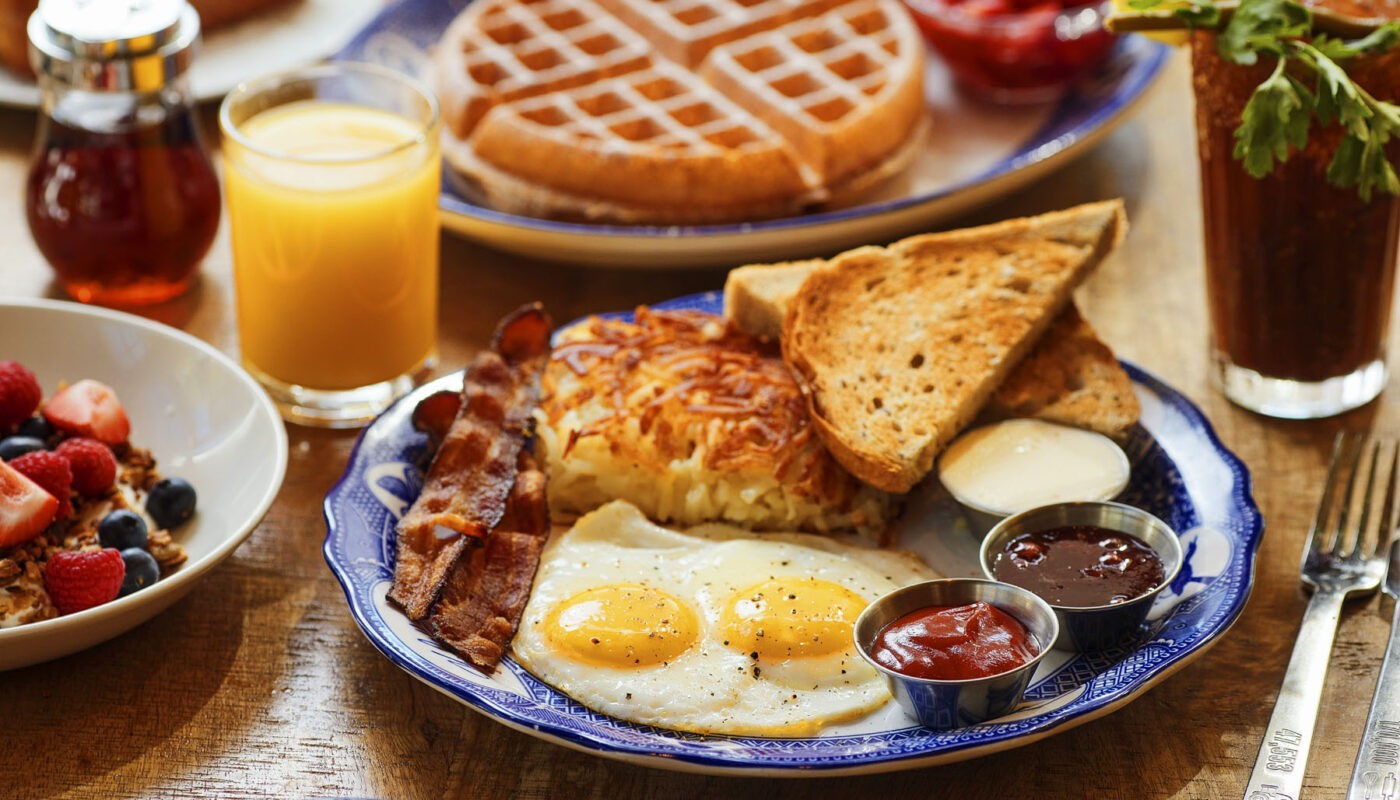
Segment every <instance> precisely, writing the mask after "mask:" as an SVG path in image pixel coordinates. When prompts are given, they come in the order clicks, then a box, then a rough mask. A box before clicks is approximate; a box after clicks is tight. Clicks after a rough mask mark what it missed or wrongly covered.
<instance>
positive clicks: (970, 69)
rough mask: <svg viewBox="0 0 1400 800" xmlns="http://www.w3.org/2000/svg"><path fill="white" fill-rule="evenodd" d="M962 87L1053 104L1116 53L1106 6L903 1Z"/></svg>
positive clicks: (1063, 1) (1010, 0)
mask: <svg viewBox="0 0 1400 800" xmlns="http://www.w3.org/2000/svg"><path fill="white" fill-rule="evenodd" d="M904 2H905V5H907V6H908V7H909V10H910V11H911V12H912V13H913V15H914V21H915V22H916V23H918V25H919V28H920V29H921V30H922V31H923V34H924V38H925V39H927V40H928V42H929V44H931V45H932V46H933V48H934V50H936V51H937V52H938V54H939V55H940V56H942V58H943V60H944V62H945V63H947V65H948V69H949V70H950V71H951V72H952V73H953V77H954V78H955V79H957V81H958V83H960V84H961V85H962V86H963V88H964V89H967V90H970V91H971V92H972V93H973V94H974V95H975V96H979V97H986V98H988V99H991V100H994V101H997V102H1003V103H1036V102H1045V101H1049V100H1053V99H1055V98H1056V97H1058V96H1059V95H1061V94H1062V93H1063V92H1064V91H1065V89H1066V88H1067V87H1068V86H1069V85H1070V84H1071V83H1073V82H1074V81H1075V80H1077V79H1079V78H1081V77H1083V76H1084V75H1086V74H1087V73H1089V72H1090V71H1091V70H1092V69H1093V68H1094V67H1095V66H1097V65H1098V64H1099V63H1100V62H1101V61H1103V60H1104V58H1105V57H1106V56H1107V55H1108V52H1109V51H1110V50H1111V49H1112V48H1113V42H1114V37H1113V35H1112V34H1110V33H1109V32H1108V31H1106V30H1105V29H1104V27H1103V18H1104V17H1105V16H1106V15H1107V14H1108V3H1107V2H1090V3H1082V2H1081V3H1076V2H1074V0H904Z"/></svg>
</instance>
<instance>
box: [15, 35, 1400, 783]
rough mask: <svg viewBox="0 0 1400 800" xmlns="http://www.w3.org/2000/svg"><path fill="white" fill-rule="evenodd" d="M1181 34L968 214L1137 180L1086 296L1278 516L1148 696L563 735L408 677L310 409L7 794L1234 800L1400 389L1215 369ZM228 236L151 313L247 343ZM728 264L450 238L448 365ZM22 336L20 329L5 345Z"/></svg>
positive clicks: (345, 441) (56, 701) (19, 705)
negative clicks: (834, 752)
mask: <svg viewBox="0 0 1400 800" xmlns="http://www.w3.org/2000/svg"><path fill="white" fill-rule="evenodd" d="M1187 78H1188V68H1187V64H1186V59H1185V54H1184V53H1178V54H1177V56H1176V57H1175V58H1174V60H1173V61H1172V63H1171V65H1170V67H1169V69H1168V70H1167V72H1166V74H1165V75H1164V76H1163V78H1162V80H1161V81H1160V83H1159V84H1158V85H1157V87H1156V88H1155V89H1154V90H1153V91H1152V93H1151V94H1150V96H1149V97H1148V98H1147V100H1146V102H1145V103H1144V104H1143V105H1142V106H1141V107H1140V108H1139V109H1138V110H1137V112H1136V113H1135V114H1134V115H1133V117H1132V118H1131V119H1130V120H1129V121H1128V122H1127V123H1126V124H1124V125H1123V126H1122V127H1121V128H1119V129H1118V130H1117V132H1115V133H1114V134H1112V135H1111V136H1109V137H1108V138H1107V140H1106V141H1105V142H1103V143H1102V145H1100V146H1099V147H1097V148H1096V149H1095V150H1093V151H1092V152H1091V153H1089V154H1088V155H1086V156H1084V157H1082V158H1080V159H1079V160H1077V161H1075V162H1074V163H1072V164H1070V165H1069V166H1067V167H1065V168H1064V169H1062V170H1060V171H1058V172H1057V173H1055V174H1054V175H1053V176H1051V177H1049V178H1046V179H1044V180H1042V181H1040V182H1039V183H1037V184H1034V185H1032V186H1030V187H1029V188H1028V189H1026V190H1024V191H1021V192H1019V193H1017V194H1016V195H1015V196H1014V197H1011V198H1008V199H1006V200H1004V201H1001V202H998V203H996V204H994V205H992V206H989V207H987V208H985V209H983V210H981V211H979V212H978V213H976V214H974V215H972V216H970V217H968V218H966V219H963V220H957V221H956V222H957V223H977V222H984V221H991V220H995V219H999V218H1003V217H1007V216H1016V215H1022V214H1029V213H1037V212H1041V211H1046V210H1050V209H1054V208H1059V207H1063V206H1068V205H1072V204H1074V203H1079V202H1084V201H1089V200H1097V199H1101V198H1106V197H1111V196H1114V195H1121V196H1123V197H1125V198H1127V203H1128V211H1129V216H1130V218H1131V220H1132V231H1131V233H1130V234H1129V235H1128V238H1127V241H1126V242H1125V244H1124V246H1123V247H1122V249H1121V250H1120V251H1119V253H1118V254H1117V255H1116V256H1114V257H1113V258H1112V259H1111V260H1110V261H1109V262H1108V263H1106V264H1104V265H1103V267H1102V268H1101V269H1100V270H1099V271H1098V273H1097V275H1096V276H1094V277H1093V278H1092V279H1091V280H1090V282H1089V284H1088V285H1087V286H1086V287H1085V288H1084V289H1083V290H1082V291H1081V293H1080V302H1081V307H1082V308H1083V309H1084V311H1085V313H1086V315H1087V316H1088V317H1089V318H1090V319H1091V320H1092V321H1093V322H1094V324H1095V325H1096V326H1097V327H1098V329H1099V330H1100V332H1101V334H1102V335H1103V337H1104V339H1105V340H1107V341H1108V342H1109V343H1111V344H1112V345H1113V346H1114V347H1115V348H1116V349H1117V351H1118V353H1119V354H1120V355H1121V356H1122V357H1123V358H1126V359H1128V360H1131V361H1133V362H1135V363H1137V364H1139V365H1141V366H1143V367H1144V368H1146V369H1148V370H1149V371H1151V372H1153V373H1155V374H1156V375H1158V376H1160V377H1161V378H1162V379H1163V380H1165V381H1167V382H1168V383H1169V384H1171V385H1172V386H1175V387H1177V388H1178V389H1180V390H1181V391H1183V392H1184V393H1185V394H1186V395H1187V396H1189V397H1190V398H1191V399H1192V400H1194V401H1195V402H1196V403H1198V404H1199V405H1200V406H1201V408H1202V409H1203V410H1204V411H1205V413H1206V415H1207V417H1209V418H1210V420H1211V421H1212V422H1213V423H1214V424H1215V426H1216V430H1217V432H1218V433H1219V434H1220V437H1221V438H1222V440H1223V441H1224V442H1225V444H1226V445H1227V446H1228V447H1230V448H1231V449H1232V450H1234V451H1235V452H1236V453H1238V454H1239V455H1240V456H1242V457H1243V458H1244V460H1245V462H1246V463H1247V464H1248V465H1249V467H1250V469H1251V470H1252V472H1253V475H1254V480H1255V494H1256V498H1257V500H1258V502H1259V505H1260V506H1261V507H1262V509H1263V511H1264V515H1265V517H1266V519H1267V522H1268V531H1269V533H1268V535H1267V537H1266V539H1265V542H1264V545H1263V547H1262V549H1261V550H1260V553H1259V559H1258V565H1257V582H1256V585H1255V589H1254V593H1253V597H1252V598H1251V601H1250V602H1249V604H1248V606H1247V607H1246V609H1245V611H1244V614H1243V616H1242V617H1241V618H1240V620H1239V622H1238V623H1237V624H1236V625H1235V627H1234V629H1233V630H1232V631H1231V632H1230V633H1229V635H1227V636H1225V637H1224V638H1223V639H1222V640H1220V642H1219V643H1218V644H1217V645H1216V646H1215V647H1213V648H1212V649H1211V650H1210V651H1208V652H1207V653H1206V654H1204V655H1203V656H1202V657H1201V658H1199V659H1197V660H1196V661H1194V662H1192V663H1191V664H1190V665H1188V666H1187V667H1185V668H1184V669H1182V670H1181V671H1180V672H1179V673H1177V674H1176V675H1174V676H1173V677H1171V678H1170V679H1168V680H1167V681H1166V682H1165V683H1163V684H1162V685H1160V686H1158V687H1156V688H1154V689H1152V690H1151V691H1149V692H1147V693H1146V694H1145V695H1143V696H1141V697H1140V698H1138V699H1137V700H1136V701H1135V702H1133V703H1132V704H1130V705H1128V706H1127V707H1125V708H1123V709H1121V710H1119V711H1117V712H1115V713H1113V714H1110V715H1108V716H1106V717H1104V718H1102V719H1098V720H1095V721H1092V722H1089V723H1087V724H1084V725H1081V726H1079V727H1076V728H1074V729H1072V730H1068V731H1065V732H1063V733H1060V734H1058V735H1055V736H1052V737H1050V738H1048V739H1045V740H1043V741H1040V742H1037V743H1035V744H1031V745H1028V746H1025V747H1022V748H1018V749H1015V750H1011V751H1009V752H1005V753H1001V754H998V755H994V756H988V757H984V758H979V759H975V760H972V761H966V762H962V763H958V764H953V765H949V766H943V767H936V768H930V769H924V770H915V771H907V772H899V773H892V774H885V775H875V776H866V777H846V778H833V777H827V778H823V779H820V780H790V781H786V780H756V779H732V778H715V777H703V776H695V775H686V774H679V773H672V772H666V771H661V770H655V769H647V768H638V767H633V766H627V765H623V764H620V763H617V762H613V761H610V760H607V759H603V758H599V757H596V756H592V755H587V754H584V753H579V752H575V751H572V750H569V749H565V748H563V747H559V746H555V745H552V744H547V743H544V742H541V741H538V740H536V739H533V738H531V737H529V736H526V735H524V734H521V733H516V732H514V731H512V730H508V729H507V728H505V727H503V726H501V725H499V724H497V723H495V722H493V721H491V720H489V719H487V718H485V717H483V716H481V715H478V714H476V713H474V712H472V711H469V710H467V709H466V708H464V707H463V706H461V705H459V704H458V703H456V702H454V701H452V700H450V699H448V698H446V697H444V696H443V695H440V694H438V693H437V692H435V691H433V690H431V689H429V688H427V687H426V686H424V685H423V684H421V683H419V682H418V681H417V680H415V679H414V678H412V677H410V676H409V675H408V674H406V673H404V672H402V671H400V670H399V669H398V668H397V667H395V666H394V665H393V664H391V663H390V662H389V661H388V660H387V659H385V658H384V657H382V656H381V655H380V654H379V653H378V652H377V651H376V650H375V649H374V648H373V647H371V646H370V644H369V643H368V642H367V641H366V640H365V638H364V637H363V636H362V635H361V634H360V631H359V629H358V628H357V627H356V626H355V623H354V622H353V621H352V620H351V618H350V614H349V612H348V611H347V609H346V604H345V599H344V596H343V595H342V593H341V590H340V587H339V585H338V584H337V583H336V581H335V579H334V578H332V577H331V574H330V571H329V570H328V569H327V568H326V565H325V563H324V561H323V560H322V558H321V550H320V548H321V541H322V538H323V537H324V535H325V529H324V525H323V522H322V517H321V499H322V497H323V495H324V494H325V492H326V491H327V490H328V489H329V488H330V487H331V485H332V484H333V483H334V482H335V481H336V479H337V477H338V476H339V475H340V473H341V470H342V469H343V467H344V465H345V461H346V458H347V457H348V455H349V452H350V448H351V445H352V444H353V442H354V439H355V434H354V433H353V432H349V433H346V432H325V431H318V430H308V429H304V428H300V427H290V428H289V435H290V439H291V461H290V464H289V468H288V471H287V478H286V483H285V484H284V486H283V488H282V492H281V495H280V496H279V497H278V499H277V501H276V503H275V504H274V505H273V507H272V509H271V511H270V512H269V513H268V515H267V517H266V519H264V521H263V522H262V524H261V525H260V526H259V527H258V529H257V530H256V531H255V532H254V534H253V535H252V537H251V539H250V540H249V541H248V542H247V543H245V544H244V545H243V546H242V547H240V548H239V549H238V551H237V552H236V553H234V555H233V556H232V557H231V558H229V559H228V560H227V561H226V562H225V563H224V564H223V565H221V566H220V567H219V568H217V569H216V570H215V571H214V572H213V573H212V574H211V575H209V576H208V577H207V578H206V579H205V580H204V581H203V583H202V584H201V586H200V587H199V588H198V590H197V591H196V592H194V593H193V594H192V595H191V596H189V597H188V598H186V599H185V600H183V601H181V602H180V603H178V604H177V605H176V606H175V607H173V608H172V609H170V610H169V611H167V612H165V613H164V614H162V615H160V616H159V617H157V618H155V619H154V620H152V621H150V622H148V623H146V624H145V625H143V626H141V627H139V628H137V629H136V630H134V631H132V632H130V633H128V634H126V635H124V636H121V637H119V638H117V639H115V640H113V641H111V642H108V643H106V644H103V645H100V646H97V647H94V648H92V649H90V650H87V651H85V652H82V653H79V654H77V655H74V656H70V657H68V658H64V659H60V660H58V661H54V662H52V663H48V664H43V665H40V666H35V667H30V668H27V669H20V670H15V671H11V672H7V673H0V719H3V721H4V722H3V727H4V733H3V735H0V798H5V799H6V800H9V799H10V798H13V799H14V800H31V798H57V797H73V798H77V797H94V798H99V797H100V798H109V797H142V798H149V797H160V798H190V797H217V798H242V797H284V798H302V797H329V796H347V795H353V796H364V797H376V798H392V799H393V800H408V799H410V798H449V797H451V798H455V797H471V798H496V797H518V798H536V797H563V796H567V797H572V798H578V799H579V800H583V798H608V800H621V798H634V797H635V798H642V797H678V798H679V797H696V796H716V797H755V796H766V797H782V798H807V797H858V798H890V797H929V796H947V797H966V798H976V797H988V798H1001V797H1023V796H1034V797H1037V798H1045V799H1047V800H1048V799H1049V798H1081V797H1094V798H1124V800H1128V799H1131V800H1140V799H1141V798H1156V797H1177V798H1217V797H1219V798H1238V797H1239V796H1240V795H1241V793H1242V791H1243V787H1244V784H1245V780H1246V778H1247V776H1248V772H1249V768H1250V765H1251V764H1252V763H1253V761H1254V757H1255V754H1256V752H1257V750H1258V747H1259V741H1260V738H1261V736H1262V734H1263V728H1264V725H1265V723H1266V721H1267V720H1268V717H1269V713H1270V710H1271V709H1272V706H1273V700H1274V696H1275V694H1276V693H1277V691H1278V687H1279V684H1280V682H1281V680H1282V676H1283V671H1284V666H1285V663H1286V661H1287V658H1288V653H1289V650H1290V647H1291V645H1292V642H1293V638H1294V634H1295V633H1296V631H1297V626H1298V622H1299V620H1300V618H1301V615H1302V611H1303V605H1304V596H1303V594H1302V593H1301V592H1300V591H1299V589H1298V573H1297V569H1298V567H1297V564H1298V556H1299V552H1300V548H1301V547H1302V542H1303V538H1304V532H1305V530H1306V527H1307V523H1308V521H1309V519H1310V518H1311V515H1312V512H1313V509H1314V504H1315V502H1316V499H1317V496H1318V492H1319V488H1320V485H1321V481H1322V477H1323V473H1324V469H1325V463H1326V460H1327V454H1328V447H1329V445H1330V442H1331V439H1332V436H1333V434H1334V433H1335V432H1336V431H1337V430H1338V429H1340V428H1342V427H1353V428H1378V429H1383V428H1387V427H1388V428H1390V429H1391V430H1400V424H1397V415H1400V394H1397V393H1396V390H1395V389H1392V390H1390V391H1389V392H1387V393H1386V394H1385V395H1383V396H1382V398H1381V399H1380V400H1379V401H1378V402H1376V403H1373V404H1372V405H1371V406H1369V407H1367V408H1365V409H1363V410H1360V411H1357V412H1353V413H1352V414H1349V415H1347V416H1345V417H1342V418H1339V419H1332V420H1326V421H1320V422H1282V421H1275V420H1268V419H1264V418H1261V417H1258V416H1254V415H1252V414H1249V413H1246V412H1244V411H1241V410H1239V409H1237V408H1235V407H1233V406H1232V405H1230V404H1229V403H1228V402H1226V401H1225V400H1224V399H1223V398H1222V397H1221V395H1220V394H1218V393H1217V392H1216V391H1215V390H1213V389H1212V388H1211V387H1210V386H1209V385H1208V383H1207V380H1206V321H1205V315H1204V303H1205V300H1204V290H1203V281H1202V267H1201V243H1200V240H1201V234H1200V204H1199V200H1198V194H1197V193H1198V188H1197V187H1198V184H1197V171H1196V163H1195V157H1194V129H1193V125H1192V122H1191V118H1190V114H1191V100H1190V90H1189V85H1188V80H1187ZM33 124H34V118H33V115H32V114H29V113H25V112H20V111H6V112H3V113H0V186H7V187H9V189H8V191H6V192H3V193H0V294H2V295H5V296H21V297H57V296H59V295H58V293H57V290H56V289H55V287H53V286H52V285H51V284H50V282H49V271H48V268H47V266H46V265H45V263H44V261H43V260H42V258H41V257H40V256H39V254H38V253H37V251H36V250H35V249H34V247H33V245H32V244H31V242H30V239H29V236H28V233H27V230H26V228H25V224H24V215H23V208H22V197H21V191H20V187H21V186H22V181H23V175H24V172H23V170H24V167H25V162H26V160H27V154H28V148H29V144H30V140H31V137H32V135H33ZM230 267H231V265H230V253H229V248H228V241H227V238H226V233H225V234H224V235H223V236H222V237H221V238H220V240H219V242H218V243H217V244H216V245H215V248H214V250H213V252H212V254H211V255H210V256H209V258H208V260H207V262H206V264H205V266H204V277H203V280H202V281H201V283H200V284H199V285H198V287H197V288H196V289H195V290H194V291H193V292H192V293H191V294H190V295H189V296H188V297H187V298H184V299H182V300H180V301H177V302H175V303H172V304H170V305H169V306H168V307H164V308H160V309H157V310H155V311H152V312H150V315H151V316H154V317H156V318H158V319H161V320H162V321H165V322H169V323H171V324H174V325H177V326H178V327H180V328H183V329H184V330H186V331H189V332H191V333H193V334H194V335H196V336H199V337H201V338H203V339H206V340H208V341H210V342H212V343H213V344H215V345H216V346H218V347H220V348H221V349H223V350H224V351H225V352H229V353H234V352H235V350H236V347H237V342H236V336H235V330H234V321H233V315H232V305H233V299H232V288H231V282H230ZM721 282H722V273H721V272H719V271H714V270H687V271H657V272H629V271H622V270H606V269H583V268H579V267H574V266H567V265H558V264H548V263H539V262H533V261H528V260H525V259H522V258H517V257H514V256H510V255H504V254H501V253H497V252H492V251H489V250H486V249H484V248H481V247H478V246H476V245H474V244H472V243H470V242H467V241H464V240H461V239H458V238H454V237H451V236H448V237H445V239H444V242H443V259H442V315H441V317H442V322H441V331H440V342H441V355H442V364H443V365H444V368H445V369H455V368H457V367H458V366H460V365H461V364H462V363H464V362H465V360H466V359H467V358H468V357H470V356H471V355H472V353H474V352H475V351H476V350H477V349H478V348H479V347H481V346H482V344H483V343H484V341H485V339H486V337H487V335H488V333H489V332H490V330H491V327H492V325H493V324H494V322H495V321H496V319H497V318H498V317H499V316H500V315H501V314H502V313H504V312H505V311H507V310H509V309H511V308H514V307H515V306H516V305H518V304H520V303H522V302H526V301H529V300H535V299H539V300H543V301H544V302H545V304H546V305H547V307H548V308H549V309H550V310H551V311H552V312H553V313H554V315H555V317H556V318H557V319H570V318H573V317H576V316H578V315H582V314H585V313H588V312H593V311H601V310H607V309H618V308H626V307H630V306H632V305H634V304H637V303H643V302H648V301H655V300H659V299H663V298H667V297H672V296H675V295H678V294H683V293H688V292H694V291H700V290H704V289H711V288H715V287H718V286H719V285H720V283H721ZM3 357H4V347H3V344H0V358H3ZM1388 602H1389V601H1385V600H1376V599H1372V600H1370V601H1367V602H1356V603H1354V604H1353V605H1351V606H1349V607H1348V609H1347V611H1346V613H1345V614H1344V616H1343V619H1342V624H1341V630H1340V633H1339V635H1338V640H1337V649H1336V652H1335V655H1334V658H1333V660H1332V669H1331V673H1330V676H1329V683H1328V687H1327V692H1326V695H1325V696H1324V699H1323V710H1322V714H1321V720H1320V723H1319V728H1318V731H1317V739H1316V743H1315V745H1314V750H1313V755H1312V761H1311V763H1310V764H1309V766H1308V775H1309V779H1308V788H1309V790H1310V791H1309V796H1311V797H1318V798H1323V797H1340V796H1341V795H1342V794H1343V793H1344V791H1345V786H1346V782H1347V780H1348V777H1349V774H1350V770H1351V765H1352V761H1353V759H1354V758H1355V755H1356V748H1357V745H1358V742H1359V739H1360V734H1361V728H1362V724H1363V722H1364V719H1365V715H1366V708H1367V698H1369V696H1370V692H1371V689H1372V687H1373V686H1374V682H1375V676H1376V672H1377V669H1378V667H1379V665H1380V660H1381V653H1382V649H1383V643H1384V639H1385V635H1386V632H1387V623H1388V620H1389V608H1388Z"/></svg>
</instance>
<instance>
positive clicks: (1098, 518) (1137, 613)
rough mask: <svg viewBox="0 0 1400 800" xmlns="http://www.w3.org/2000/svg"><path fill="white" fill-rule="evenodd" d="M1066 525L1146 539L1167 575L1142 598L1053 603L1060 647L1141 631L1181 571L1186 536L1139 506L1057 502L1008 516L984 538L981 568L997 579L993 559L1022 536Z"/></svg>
mask: <svg viewBox="0 0 1400 800" xmlns="http://www.w3.org/2000/svg"><path fill="white" fill-rule="evenodd" d="M1067 525H1094V526H1097V527H1100V528H1106V529H1108V530H1111V531H1117V532H1119V533H1127V534H1131V535H1132V536H1136V537H1137V538H1138V539H1140V540H1142V542H1143V544H1146V545H1147V546H1148V547H1150V548H1152V549H1153V550H1155V551H1156V553H1157V556H1158V558H1160V559H1162V580H1161V582H1160V583H1158V584H1157V585H1156V586H1154V587H1153V588H1152V589H1150V590H1149V591H1147V592H1146V593H1144V594H1141V595H1138V596H1137V597H1135V598H1133V599H1131V600H1128V601H1125V602H1122V603H1116V604H1113V605H1102V606H1061V605H1054V604H1051V608H1053V609H1055V616H1056V617H1058V618H1059V621H1060V635H1059V638H1058V639H1056V640H1055V647H1056V648H1059V649H1061V650H1103V649H1106V648H1109V647H1112V646H1114V645H1118V644H1124V643H1127V642H1128V641H1130V640H1132V639H1134V638H1136V637H1137V636H1139V635H1141V632H1142V624H1143V622H1144V621H1145V620H1146V619H1147V612H1148V611H1150V610H1151V609H1152V601H1153V600H1154V599H1155V598H1156V597H1157V595H1158V593H1160V592H1161V591H1162V589H1164V588H1166V587H1167V586H1168V585H1170V584H1171V582H1172V581H1173V580H1174V579H1175V578H1176V575H1177V573H1178V572H1180V571H1181V562H1182V552H1181V540H1180V539H1179V538H1178V537H1177V535H1176V531H1173V530H1172V529H1171V526H1169V525H1167V523H1165V522H1163V521H1162V520H1160V519H1158V518H1157V517H1155V516H1153V515H1151V514H1149V513H1147V512H1146V511H1143V510H1142V509H1140V508H1136V507H1134V506H1130V505H1125V504H1123V503H1111V502H1083V503H1055V504H1053V505H1048V506H1041V507H1039V508H1032V509H1030V510H1029V511H1023V512H1021V513H1019V514H1014V515H1012V516H1009V517H1007V518H1006V519H1004V520H1002V521H1001V522H1000V523H998V524H997V525H996V526H995V527H994V528H992V530H991V532H990V533H988V534H987V536H986V538H984V539H983V540H982V551H981V562H982V572H983V574H985V575H986V576H987V577H988V579H992V580H995V577H994V575H993V573H992V562H993V561H994V560H995V559H996V556H997V554H998V553H1000V552H1002V551H1003V550H1004V549H1006V545H1007V543H1008V542H1010V541H1011V540H1012V539H1014V538H1015V537H1017V536H1020V535H1022V534H1026V533H1034V532H1035V531H1043V530H1049V529H1051V528H1061V527H1065V526H1067Z"/></svg>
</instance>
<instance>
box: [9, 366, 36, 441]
mask: <svg viewBox="0 0 1400 800" xmlns="http://www.w3.org/2000/svg"><path fill="white" fill-rule="evenodd" d="M43 399H44V391H43V390H42V389H40V388H39V379H38V378H35V377H34V373H32V372H30V371H29V370H28V369H27V368H26V367H25V366H24V365H23V364H21V363H19V362H18V361H0V429H6V430H7V429H9V428H13V427H14V426H16V425H18V424H20V423H21V422H24V421H25V420H26V419H29V417H30V416H32V415H33V414H34V410H35V409H36V408H38V407H39V402H40V401H41V400H43Z"/></svg>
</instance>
